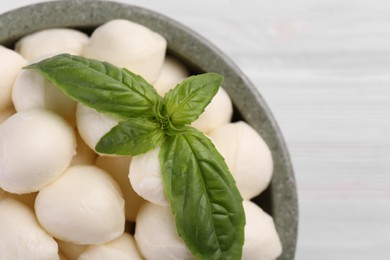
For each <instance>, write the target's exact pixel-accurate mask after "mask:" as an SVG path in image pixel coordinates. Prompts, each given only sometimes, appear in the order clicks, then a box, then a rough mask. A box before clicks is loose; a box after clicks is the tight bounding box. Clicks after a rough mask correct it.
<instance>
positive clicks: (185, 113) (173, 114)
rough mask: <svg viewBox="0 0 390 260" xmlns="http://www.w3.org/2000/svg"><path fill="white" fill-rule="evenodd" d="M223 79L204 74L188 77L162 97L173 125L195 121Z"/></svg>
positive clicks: (219, 76)
mask: <svg viewBox="0 0 390 260" xmlns="http://www.w3.org/2000/svg"><path fill="white" fill-rule="evenodd" d="M222 81H223V77H222V76H221V75H219V74H215V73H206V74H201V75H197V76H192V77H189V78H187V79H185V80H183V81H182V82H181V83H179V84H178V85H177V86H176V87H175V88H174V89H172V90H170V91H169V92H168V93H166V94H165V96H164V102H165V109H166V112H167V115H168V116H169V117H170V119H171V122H172V123H173V124H174V125H185V124H190V123H192V122H193V121H195V120H196V119H197V118H198V117H199V116H200V114H202V113H203V111H204V109H205V108H206V107H207V105H208V104H209V103H210V102H211V100H212V98H213V97H214V95H215V94H216V93H217V91H218V88H219V86H220V85H221V83H222Z"/></svg>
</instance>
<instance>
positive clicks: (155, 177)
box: [129, 147, 169, 206]
mask: <svg viewBox="0 0 390 260" xmlns="http://www.w3.org/2000/svg"><path fill="white" fill-rule="evenodd" d="M159 152H160V147H156V148H154V149H153V150H150V151H149V152H146V153H144V154H140V155H137V156H134V157H133V159H132V161H131V163H130V170H129V179H130V183H131V186H132V187H133V189H134V191H135V192H136V193H138V195H140V196H141V197H142V198H144V199H146V200H148V201H150V202H153V203H155V204H157V205H160V206H168V205H169V203H168V200H167V197H166V195H165V192H164V186H163V179H162V175H161V168H160V160H159V158H158V154H159Z"/></svg>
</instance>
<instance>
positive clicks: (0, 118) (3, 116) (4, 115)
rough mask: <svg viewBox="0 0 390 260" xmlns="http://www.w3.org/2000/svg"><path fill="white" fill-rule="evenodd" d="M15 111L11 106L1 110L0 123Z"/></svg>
mask: <svg viewBox="0 0 390 260" xmlns="http://www.w3.org/2000/svg"><path fill="white" fill-rule="evenodd" d="M15 113H16V111H15V109H14V108H13V107H10V108H7V109H5V110H3V111H0V125H1V123H3V122H4V121H5V120H7V119H8V118H9V117H11V116H12V115H13V114H15Z"/></svg>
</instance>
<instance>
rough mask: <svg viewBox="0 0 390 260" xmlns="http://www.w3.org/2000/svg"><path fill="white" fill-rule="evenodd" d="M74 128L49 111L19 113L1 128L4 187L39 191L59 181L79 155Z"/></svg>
mask: <svg viewBox="0 0 390 260" xmlns="http://www.w3.org/2000/svg"><path fill="white" fill-rule="evenodd" d="M75 148H76V140H75V135H74V132H73V129H72V128H71V127H70V126H69V125H68V124H67V122H66V121H65V120H64V119H62V118H61V117H60V116H58V115H56V114H54V113H52V112H49V111H46V110H39V109H34V110H26V111H22V112H18V113H16V114H14V115H13V116H11V117H10V118H8V119H7V120H6V121H5V122H3V123H2V124H1V125H0V187H1V188H3V189H4V190H6V191H8V192H12V193H18V194H20V193H29V192H35V191H38V190H40V189H42V188H43V187H45V186H46V185H47V184H49V183H50V182H52V181H53V180H54V179H56V178H57V177H58V176H59V175H60V174H61V173H62V172H63V171H64V170H65V169H66V167H68V165H69V163H70V161H71V159H72V157H73V155H74V154H75Z"/></svg>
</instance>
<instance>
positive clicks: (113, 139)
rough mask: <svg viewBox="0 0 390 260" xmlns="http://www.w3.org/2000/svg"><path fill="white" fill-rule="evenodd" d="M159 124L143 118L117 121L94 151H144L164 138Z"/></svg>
mask: <svg viewBox="0 0 390 260" xmlns="http://www.w3.org/2000/svg"><path fill="white" fill-rule="evenodd" d="M164 136H165V133H164V131H163V130H162V129H161V128H160V124H159V123H157V122H154V121H151V120H148V119H145V118H130V119H128V120H126V121H123V122H119V124H118V125H117V126H115V127H113V128H112V129H111V130H110V131H109V132H108V133H107V134H106V135H104V136H103V137H102V138H101V139H100V140H99V142H98V143H97V145H96V151H98V152H99V153H106V154H117V155H132V156H134V155H138V154H141V153H145V152H147V151H149V150H151V149H153V148H155V147H156V146H158V145H161V144H162V142H163V140H164Z"/></svg>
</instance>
